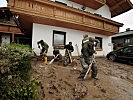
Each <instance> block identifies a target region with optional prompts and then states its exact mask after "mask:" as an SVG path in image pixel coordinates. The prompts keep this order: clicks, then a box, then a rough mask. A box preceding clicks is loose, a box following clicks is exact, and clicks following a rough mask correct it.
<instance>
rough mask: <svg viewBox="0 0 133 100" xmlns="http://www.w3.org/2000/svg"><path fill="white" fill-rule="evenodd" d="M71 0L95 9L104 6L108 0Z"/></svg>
mask: <svg viewBox="0 0 133 100" xmlns="http://www.w3.org/2000/svg"><path fill="white" fill-rule="evenodd" d="M69 1H73V2H76V3H78V4H81V5H83V6H86V7H89V8H92V9H95V10H96V9H98V8H100V7H102V6H103V5H104V4H105V3H106V0H69Z"/></svg>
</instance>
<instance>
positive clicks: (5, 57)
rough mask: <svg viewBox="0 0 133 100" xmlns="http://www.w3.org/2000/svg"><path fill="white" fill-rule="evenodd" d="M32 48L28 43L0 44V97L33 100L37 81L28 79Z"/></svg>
mask: <svg viewBox="0 0 133 100" xmlns="http://www.w3.org/2000/svg"><path fill="white" fill-rule="evenodd" d="M31 55H32V49H31V48H30V47H29V46H28V45H20V44H3V45H1V46H0V99H14V100H33V99H36V97H37V96H36V95H37V93H38V89H37V85H38V83H37V81H36V80H31V81H29V80H30V77H29V71H30V69H31Z"/></svg>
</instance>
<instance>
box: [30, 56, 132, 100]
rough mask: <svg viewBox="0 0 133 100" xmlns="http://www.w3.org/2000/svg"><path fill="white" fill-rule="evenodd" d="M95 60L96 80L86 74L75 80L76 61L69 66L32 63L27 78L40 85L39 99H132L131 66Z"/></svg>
mask: <svg viewBox="0 0 133 100" xmlns="http://www.w3.org/2000/svg"><path fill="white" fill-rule="evenodd" d="M96 61H97V67H98V78H99V80H94V79H92V78H91V77H90V73H89V75H88V76H87V78H86V80H84V81H81V80H78V79H77V77H78V76H79V74H80V71H81V70H82V67H81V65H80V62H79V61H78V60H76V62H77V64H76V66H73V67H72V66H67V67H64V66H62V63H61V62H54V63H53V64H51V65H46V64H44V63H43V62H41V61H33V62H32V71H31V77H33V78H35V79H37V80H38V81H39V82H40V88H41V94H40V100H132V97H133V66H130V65H127V64H121V63H117V62H111V61H108V60H106V59H105V58H96Z"/></svg>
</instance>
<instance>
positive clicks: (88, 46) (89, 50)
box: [78, 35, 99, 80]
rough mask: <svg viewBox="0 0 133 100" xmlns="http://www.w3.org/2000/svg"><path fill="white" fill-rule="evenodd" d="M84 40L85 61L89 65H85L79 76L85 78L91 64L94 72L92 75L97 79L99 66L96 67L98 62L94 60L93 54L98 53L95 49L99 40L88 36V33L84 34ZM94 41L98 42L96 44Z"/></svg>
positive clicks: (83, 52)
mask: <svg viewBox="0 0 133 100" xmlns="http://www.w3.org/2000/svg"><path fill="white" fill-rule="evenodd" d="M83 38H84V39H83V40H82V50H81V53H82V56H83V59H84V61H85V63H86V64H87V65H88V66H87V67H84V66H83V70H82V71H81V73H80V76H79V77H78V78H79V79H81V80H83V79H85V78H84V77H85V76H86V73H87V70H88V69H89V67H90V66H89V65H90V64H91V65H92V66H91V70H92V74H91V77H92V78H94V79H97V78H96V76H97V67H96V62H95V61H94V58H93V54H94V53H96V52H95V50H94V46H96V45H97V43H98V42H99V41H98V40H96V39H94V38H92V37H88V35H84V36H83ZM94 42H96V45H94Z"/></svg>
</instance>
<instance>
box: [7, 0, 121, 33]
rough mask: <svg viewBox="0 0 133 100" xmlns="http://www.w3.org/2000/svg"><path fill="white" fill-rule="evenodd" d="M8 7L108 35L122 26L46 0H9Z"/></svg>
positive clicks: (20, 12)
mask: <svg viewBox="0 0 133 100" xmlns="http://www.w3.org/2000/svg"><path fill="white" fill-rule="evenodd" d="M101 1H103V0H101ZM8 7H9V8H10V10H11V11H13V12H16V13H17V14H21V15H22V14H27V15H29V16H33V15H34V16H36V17H37V16H39V17H42V18H49V19H53V20H57V21H64V22H66V23H74V24H76V25H80V26H82V27H88V28H93V29H97V30H100V31H99V32H100V33H103V34H104V33H105V34H106V33H110V34H108V35H112V34H114V33H118V31H119V27H120V26H122V24H120V23H117V22H114V21H112V20H109V19H106V18H103V17H99V16H96V15H93V14H91V13H87V12H84V11H81V10H79V9H75V8H72V7H68V6H64V5H60V4H57V3H55V2H52V1H48V0H43V1H42V0H9V2H8ZM29 20H30V19H29ZM79 30H80V27H79ZM90 31H91V30H90ZM92 32H93V31H92Z"/></svg>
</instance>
